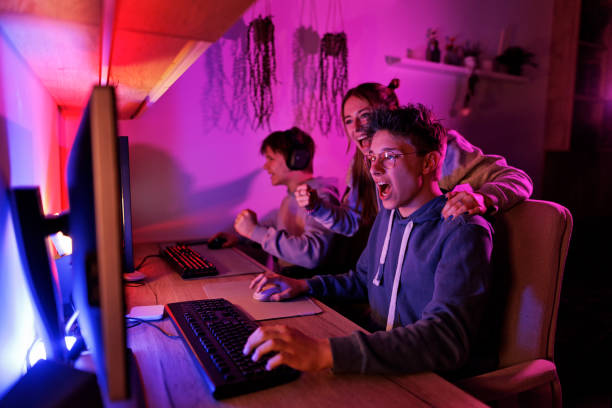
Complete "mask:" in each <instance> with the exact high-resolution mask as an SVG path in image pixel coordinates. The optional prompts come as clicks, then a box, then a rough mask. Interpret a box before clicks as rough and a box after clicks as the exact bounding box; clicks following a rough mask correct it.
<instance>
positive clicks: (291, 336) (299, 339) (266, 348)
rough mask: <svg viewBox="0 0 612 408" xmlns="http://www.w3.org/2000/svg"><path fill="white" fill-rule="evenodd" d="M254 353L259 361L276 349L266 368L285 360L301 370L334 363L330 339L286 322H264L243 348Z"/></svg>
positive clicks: (328, 365)
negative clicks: (320, 337)
mask: <svg viewBox="0 0 612 408" xmlns="http://www.w3.org/2000/svg"><path fill="white" fill-rule="evenodd" d="M242 352H243V354H244V355H249V354H251V353H252V356H251V359H252V360H253V361H258V360H259V359H260V358H261V357H262V356H264V355H266V354H268V353H275V354H274V355H273V356H272V357H271V358H270V359H269V360H268V361H267V363H266V370H273V369H274V368H276V367H278V366H280V365H281V364H284V365H287V366H289V367H292V368H294V369H296V370H300V371H318V370H323V369H325V368H331V367H332V366H333V357H332V352H331V345H330V344H329V339H314V338H312V337H309V336H307V335H305V334H304V333H302V332H301V331H299V330H297V329H294V328H293V327H289V326H285V325H277V326H260V327H258V328H257V330H255V331H254V332H253V333H252V334H251V335H250V336H249V338H248V340H247V342H246V344H245V345H244V348H243V350H242Z"/></svg>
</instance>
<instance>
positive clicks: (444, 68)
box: [385, 55, 527, 83]
mask: <svg viewBox="0 0 612 408" xmlns="http://www.w3.org/2000/svg"><path fill="white" fill-rule="evenodd" d="M385 59H386V61H387V64H389V65H394V66H398V67H402V68H409V69H418V70H422V71H438V72H443V73H448V74H454V75H465V76H468V75H470V73H471V70H470V69H469V68H467V67H460V66H457V65H448V64H443V63H441V62H431V61H425V60H418V59H413V58H399V57H393V56H390V55H388V56H387V57H386V58H385ZM476 74H477V75H478V76H479V77H481V78H489V79H495V80H500V81H509V82H517V83H524V82H527V78H525V77H523V76H517V75H510V74H503V73H501V72H493V71H483V70H481V69H477V70H476Z"/></svg>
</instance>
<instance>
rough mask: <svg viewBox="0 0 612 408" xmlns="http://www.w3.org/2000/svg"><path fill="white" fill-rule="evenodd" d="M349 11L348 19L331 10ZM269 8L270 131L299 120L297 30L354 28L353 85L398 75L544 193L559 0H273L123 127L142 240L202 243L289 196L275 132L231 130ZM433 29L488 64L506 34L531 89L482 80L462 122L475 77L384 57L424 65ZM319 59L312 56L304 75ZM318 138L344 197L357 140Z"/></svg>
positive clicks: (325, 170)
mask: <svg viewBox="0 0 612 408" xmlns="http://www.w3.org/2000/svg"><path fill="white" fill-rule="evenodd" d="M312 4H314V5H315V9H314V11H313V10H312V7H311V5H312ZM338 4H340V5H341V16H342V18H339V17H338V16H339V15H340V13H337V12H333V11H334V9H332V8H331V6H333V5H338ZM374 4H375V5H376V6H375V7H372V6H373V5H374ZM330 10H331V12H330ZM267 12H268V13H269V14H271V15H272V16H273V22H274V25H275V35H276V36H275V38H276V57H277V71H276V76H277V79H278V83H277V84H276V85H275V87H274V101H275V110H274V114H273V115H272V118H271V122H270V129H271V130H277V129H286V128H288V127H290V126H292V125H294V124H295V121H294V118H295V114H294V109H295V103H294V100H295V98H294V94H293V89H294V86H295V84H296V81H295V79H294V76H295V75H296V71H294V66H293V64H294V58H293V51H292V38H293V35H294V31H295V30H296V28H297V27H298V26H299V25H300V24H302V25H304V26H306V27H309V26H312V27H314V28H315V29H316V30H317V31H318V33H319V34H320V35H322V33H324V32H327V31H338V30H339V29H341V28H342V27H343V28H344V31H345V32H346V33H347V36H348V49H349V69H348V70H349V87H352V86H355V85H357V84H359V83H361V82H364V81H378V82H382V83H385V84H386V83H388V81H389V80H390V79H391V78H393V77H397V78H399V79H400V81H401V86H400V89H398V95H399V97H400V100H401V101H402V102H422V103H424V104H425V105H427V106H429V107H431V108H432V109H433V110H434V111H435V112H436V113H437V114H438V116H439V117H440V118H441V119H442V120H443V123H444V124H445V125H447V126H449V127H452V128H456V129H458V130H459V131H461V132H462V133H464V134H465V135H466V137H467V138H468V139H469V140H470V141H472V142H473V143H474V144H475V145H477V146H479V147H481V148H482V149H483V150H484V151H485V152H486V153H495V154H502V155H504V156H505V157H506V158H507V159H508V161H509V162H510V163H511V164H512V165H515V166H517V167H520V168H523V169H525V170H526V171H528V173H529V174H530V175H531V176H532V177H533V178H534V180H535V182H536V191H535V194H534V196H535V197H537V196H538V194H539V185H540V182H541V165H542V156H543V134H544V110H545V102H546V84H547V78H546V72H547V66H548V49H549V43H550V28H551V19H552V0H546V1H538V2H532V1H528V0H518V1H512V2H506V1H503V0H496V1H490V2H480V1H476V0H462V1H452V0H445V1H442V0H434V1H430V2H408V1H399V0H396V1H393V0H380V1H376V2H370V1H359V2H357V1H341V2H331V1H327V0H316V1H313V2H307V1H302V2H299V3H297V4H296V7H292V8H289V7H287V6H286V2H284V1H280V0H272V1H269V2H266V3H263V2H261V4H256V5H254V6H253V7H252V8H251V9H250V10H248V11H247V12H246V13H245V14H244V16H243V19H242V20H240V21H239V22H238V23H237V24H236V25H235V26H234V27H233V29H232V30H230V32H229V33H228V34H227V35H226V36H225V37H224V38H223V39H222V40H220V41H219V42H217V43H216V44H215V45H213V46H212V47H211V48H209V49H208V50H207V51H206V53H205V54H204V55H203V56H202V57H201V58H200V59H199V60H198V61H197V62H196V63H195V64H194V65H193V66H192V67H191V68H190V69H189V70H188V71H187V72H186V73H185V74H184V75H183V77H181V78H180V79H179V80H178V81H177V82H176V83H175V84H174V85H173V86H172V87H171V88H170V89H169V91H168V92H167V93H166V94H165V95H164V96H162V98H161V99H160V100H159V101H157V102H156V104H155V105H153V106H152V107H151V108H149V109H148V110H147V111H145V112H144V113H143V114H142V115H141V116H140V117H139V118H137V119H135V120H132V121H125V122H122V123H121V125H120V129H121V133H122V134H124V135H128V136H129V137H130V152H131V160H132V177H133V182H132V187H133V196H134V197H133V206H134V227H135V238H136V240H138V241H155V240H164V239H168V240H171V239H183V238H201V237H206V236H209V235H210V234H212V233H214V232H216V231H218V230H221V229H226V230H230V229H231V225H232V222H233V218H234V216H235V214H236V213H237V212H238V211H239V210H241V209H243V208H252V209H253V210H255V211H256V212H257V213H258V214H260V215H261V214H265V213H267V212H268V211H270V210H271V209H272V208H274V207H275V206H276V205H277V204H278V202H279V201H280V199H281V197H282V196H283V195H284V194H285V191H284V190H283V188H281V187H272V186H270V183H269V180H268V176H267V174H265V172H263V171H262V170H261V165H262V164H263V159H262V158H261V156H260V155H259V153H258V152H259V145H260V142H261V140H262V139H263V138H264V137H265V136H266V135H267V133H269V131H268V129H257V130H253V129H252V128H251V127H249V126H248V125H245V124H244V123H236V121H234V122H233V123H230V124H229V125H228V114H227V112H228V111H229V108H228V106H232V104H234V105H233V106H238V108H241V107H242V108H244V100H245V95H244V94H241V93H240V92H238V95H239V97H237V98H236V97H233V96H232V95H234V94H233V92H235V91H236V90H235V89H234V88H233V87H232V84H233V83H239V82H236V81H234V80H233V75H235V74H234V72H233V71H232V68H233V67H234V59H235V56H236V55H240V53H239V51H237V48H238V42H237V41H236V38H237V35H236V33H239V32H240V31H241V30H242V31H244V29H245V24H248V22H249V21H251V20H252V19H253V18H254V16H256V15H258V14H260V13H261V14H266V13H267ZM328 15H331V16H332V17H331V18H328ZM429 27H438V28H439V34H440V39H441V46H442V47H443V46H444V45H445V43H446V41H445V38H446V36H447V35H456V36H457V41H458V42H460V43H463V42H464V41H466V40H470V41H479V42H480V44H481V46H482V48H483V51H484V57H488V58H492V57H493V56H494V55H496V52H497V48H498V45H499V42H500V35H501V33H502V31H504V30H505V43H506V44H507V45H521V46H523V47H525V48H526V49H528V50H529V51H532V52H534V53H535V54H536V55H537V58H536V60H537V62H538V64H539V66H538V68H537V69H529V70H527V71H526V75H527V76H528V77H529V80H528V82H526V83H523V84H517V83H504V82H496V81H487V80H481V81H480V83H479V84H478V85H477V89H476V95H475V98H474V99H473V101H472V107H473V110H472V113H471V114H470V115H469V116H467V117H461V116H459V115H457V114H455V113H453V111H456V107H457V106H458V104H460V103H461V101H462V100H463V96H464V92H465V86H466V78H465V77H457V76H454V75H448V74H441V73H439V72H424V71H418V70H416V71H415V70H409V69H404V68H397V67H394V66H391V65H388V64H387V63H386V62H385V56H387V55H394V56H403V55H404V54H405V52H406V48H411V49H413V52H414V55H415V57H417V58H422V57H423V55H424V53H425V44H426V32H427V29H428V28H429ZM308 62H309V61H308V59H304V58H303V59H301V60H300V61H299V63H298V65H297V67H300V68H304V67H305V66H308ZM243 89H246V88H244V87H243ZM240 90H241V88H238V91H240ZM236 103H238V104H237V105H236ZM238 118H244V115H242V116H238ZM230 122H231V121H230ZM239 122H240V121H239ZM232 125H233V126H232ZM234 128H238V129H239V130H236V129H234ZM312 135H313V137H314V138H315V141H316V143H317V148H318V151H317V155H316V158H315V172H316V173H319V174H324V175H333V176H335V177H337V178H338V180H339V185H340V188H341V189H342V188H343V185H344V176H345V169H346V167H347V164H348V162H349V160H350V157H351V154H350V153H348V154H347V153H345V152H346V138H345V137H344V136H343V135H342V134H341V133H340V132H336V133H330V134H326V135H322V134H321V132H319V131H318V129H314V130H313V131H312Z"/></svg>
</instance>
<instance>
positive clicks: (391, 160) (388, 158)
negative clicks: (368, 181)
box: [365, 152, 420, 170]
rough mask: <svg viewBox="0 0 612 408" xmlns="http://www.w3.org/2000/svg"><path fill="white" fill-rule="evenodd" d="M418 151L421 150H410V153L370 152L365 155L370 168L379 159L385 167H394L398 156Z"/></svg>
mask: <svg viewBox="0 0 612 408" xmlns="http://www.w3.org/2000/svg"><path fill="white" fill-rule="evenodd" d="M418 153H420V152H408V153H397V152H382V153H380V154H379V155H376V154H372V153H370V154H366V155H365V162H366V165H367V166H368V170H369V169H371V168H372V166H373V165H374V163H376V161H377V160H380V161H381V163H382V165H383V167H384V168H385V169H392V168H394V167H395V161H396V159H397V158H398V157H402V156H407V155H409V154H418Z"/></svg>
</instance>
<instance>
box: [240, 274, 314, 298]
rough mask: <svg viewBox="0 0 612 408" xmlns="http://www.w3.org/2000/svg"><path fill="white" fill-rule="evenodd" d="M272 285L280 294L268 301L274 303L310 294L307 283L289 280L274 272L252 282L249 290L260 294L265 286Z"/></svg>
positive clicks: (262, 275)
mask: <svg viewBox="0 0 612 408" xmlns="http://www.w3.org/2000/svg"><path fill="white" fill-rule="evenodd" d="M270 284H271V285H274V286H277V287H278V293H275V294H273V295H271V296H270V297H269V299H268V300H271V301H274V302H278V301H280V300H283V299H291V298H294V297H297V296H300V295H302V294H304V293H306V292H308V285H307V284H306V281H304V280H302V279H293V278H288V277H286V276H283V275H279V274H277V273H274V272H265V273H260V274H259V275H257V276H256V277H255V278H254V279H253V280H252V281H251V284H250V285H249V288H250V289H254V290H255V292H260V291H261V290H262V289H263V287H264V286H266V285H270Z"/></svg>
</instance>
